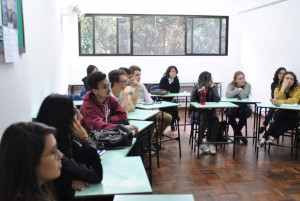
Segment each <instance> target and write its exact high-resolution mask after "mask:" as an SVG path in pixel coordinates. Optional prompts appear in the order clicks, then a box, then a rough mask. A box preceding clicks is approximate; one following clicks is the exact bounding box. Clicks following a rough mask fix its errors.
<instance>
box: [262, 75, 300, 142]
mask: <svg viewBox="0 0 300 201" xmlns="http://www.w3.org/2000/svg"><path fill="white" fill-rule="evenodd" d="M299 100H300V86H299V84H298V80H297V77H296V75H295V74H294V73H293V72H286V73H285V74H284V77H283V79H282V80H281V81H280V82H279V85H278V86H277V87H276V88H275V91H274V99H271V102H272V103H273V104H274V105H280V104H283V103H284V104H295V103H297V104H298V103H299ZM298 122H299V113H298V111H295V110H281V109H277V110H276V111H275V113H274V123H273V124H272V125H270V127H269V129H268V130H267V131H266V132H265V134H264V135H263V137H262V138H261V139H260V141H259V143H258V144H257V146H258V147H263V146H264V144H265V143H267V144H273V143H274V140H275V139H277V138H278V137H279V136H280V135H283V134H284V133H285V132H286V131H288V130H289V129H292V128H293V127H294V126H296V124H297V123H298Z"/></svg>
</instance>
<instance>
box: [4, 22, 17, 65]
mask: <svg viewBox="0 0 300 201" xmlns="http://www.w3.org/2000/svg"><path fill="white" fill-rule="evenodd" d="M3 39H4V56H5V62H6V63H11V62H18V61H19V47H18V30H16V29H11V28H7V27H3Z"/></svg>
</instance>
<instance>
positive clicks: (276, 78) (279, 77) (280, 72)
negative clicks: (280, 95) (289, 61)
mask: <svg viewBox="0 0 300 201" xmlns="http://www.w3.org/2000/svg"><path fill="white" fill-rule="evenodd" d="M285 73H286V69H285V68H284V67H280V68H278V69H277V70H276V72H275V74H274V77H273V81H274V82H276V83H279V82H280V81H281V80H282V78H283V76H284V74H285Z"/></svg>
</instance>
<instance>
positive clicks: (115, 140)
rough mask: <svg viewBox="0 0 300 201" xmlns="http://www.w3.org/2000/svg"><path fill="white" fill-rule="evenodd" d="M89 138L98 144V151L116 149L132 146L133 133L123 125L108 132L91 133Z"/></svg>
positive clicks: (96, 131)
mask: <svg viewBox="0 0 300 201" xmlns="http://www.w3.org/2000/svg"><path fill="white" fill-rule="evenodd" d="M89 137H90V138H91V139H92V140H93V141H94V142H95V143H96V145H97V149H116V148H123V147H124V146H130V145H132V140H133V133H132V131H131V130H130V129H128V128H127V127H125V126H124V125H122V124H117V126H116V127H114V128H111V129H108V130H102V129H101V130H94V131H91V133H90V134H89Z"/></svg>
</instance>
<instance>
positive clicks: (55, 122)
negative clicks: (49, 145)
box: [36, 94, 103, 201]
mask: <svg viewBox="0 0 300 201" xmlns="http://www.w3.org/2000/svg"><path fill="white" fill-rule="evenodd" d="M80 120H82V116H81V114H80V113H79V112H78V110H77V108H76V107H75V105H74V103H73V98H72V96H67V95H59V94H51V95H49V96H47V97H46V98H45V99H44V101H43V102H42V105H41V107H40V110H39V112H38V115H37V118H36V121H38V122H42V123H45V124H47V125H50V126H53V127H55V128H56V131H57V135H56V140H57V145H58V149H59V150H60V151H61V152H62V153H63V154H64V158H62V165H63V167H62V172H61V176H60V177H59V178H58V179H56V180H54V187H55V189H56V192H57V195H58V200H60V201H69V200H74V195H75V191H76V190H82V189H84V188H85V187H87V186H88V185H89V183H100V182H101V181H102V177H103V169H102V165H101V160H100V158H99V155H98V153H97V149H96V145H95V144H94V143H93V142H92V141H91V140H90V139H89V138H88V134H87V132H86V131H85V129H84V128H83V127H82V126H81V124H80Z"/></svg>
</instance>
